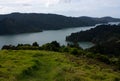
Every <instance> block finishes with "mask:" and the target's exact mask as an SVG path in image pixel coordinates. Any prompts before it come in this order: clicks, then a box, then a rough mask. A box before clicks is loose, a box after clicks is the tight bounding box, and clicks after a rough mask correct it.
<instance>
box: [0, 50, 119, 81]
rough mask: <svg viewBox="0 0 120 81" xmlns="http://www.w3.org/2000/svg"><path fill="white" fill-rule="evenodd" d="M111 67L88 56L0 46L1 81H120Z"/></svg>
mask: <svg viewBox="0 0 120 81" xmlns="http://www.w3.org/2000/svg"><path fill="white" fill-rule="evenodd" d="M113 68H114V67H112V66H110V65H107V64H105V63H103V62H100V61H98V60H95V59H92V58H87V57H82V56H81V57H76V56H74V55H72V54H68V53H59V52H50V51H40V50H16V51H15V50H1V51H0V81H120V72H119V71H115V70H113Z"/></svg>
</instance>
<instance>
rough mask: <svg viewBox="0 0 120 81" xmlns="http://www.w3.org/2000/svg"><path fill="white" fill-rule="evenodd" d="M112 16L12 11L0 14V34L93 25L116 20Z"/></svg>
mask: <svg viewBox="0 0 120 81" xmlns="http://www.w3.org/2000/svg"><path fill="white" fill-rule="evenodd" d="M117 21H120V19H117V18H112V17H103V18H92V17H86V16H82V17H67V16H63V15H57V14H42V13H41V14H37V13H28V14H27V13H12V14H7V15H0V35H6V34H19V33H30V32H41V31H43V30H56V29H62V28H70V27H80V26H93V25H95V24H100V23H107V22H117Z"/></svg>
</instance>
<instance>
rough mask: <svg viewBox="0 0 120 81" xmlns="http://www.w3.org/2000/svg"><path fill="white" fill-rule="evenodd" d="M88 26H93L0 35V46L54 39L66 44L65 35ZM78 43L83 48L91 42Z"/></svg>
mask: <svg viewBox="0 0 120 81" xmlns="http://www.w3.org/2000/svg"><path fill="white" fill-rule="evenodd" d="M90 28H94V26H89V27H77V28H76V27H75V28H67V29H60V30H48V31H43V32H38V33H26V34H18V35H5V36H0V48H1V47H2V46H3V45H9V44H12V45H17V44H32V43H33V42H35V41H36V42H38V43H39V44H40V45H43V44H45V43H49V42H52V41H55V40H56V41H58V42H59V43H60V44H61V45H66V44H67V42H66V41H65V38H66V36H68V35H70V34H71V33H73V32H78V31H85V30H88V29H90ZM80 45H81V46H82V47H83V48H87V47H89V46H91V45H92V44H91V43H88V42H81V43H80Z"/></svg>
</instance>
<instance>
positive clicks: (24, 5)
mask: <svg viewBox="0 0 120 81" xmlns="http://www.w3.org/2000/svg"><path fill="white" fill-rule="evenodd" d="M12 12H22V13H56V14H62V15H67V16H92V17H103V16H112V17H119V18H120V0H0V14H8V13H12Z"/></svg>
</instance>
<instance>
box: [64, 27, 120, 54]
mask: <svg viewBox="0 0 120 81" xmlns="http://www.w3.org/2000/svg"><path fill="white" fill-rule="evenodd" d="M66 40H67V41H72V42H80V41H89V42H93V43H94V44H95V46H94V47H92V48H90V49H89V51H92V52H94V53H101V54H109V55H112V56H113V55H115V56H120V25H99V26H97V27H96V28H92V29H90V30H87V31H81V32H77V33H72V34H71V35H70V36H68V37H66Z"/></svg>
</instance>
